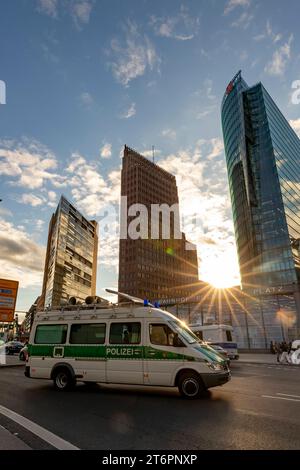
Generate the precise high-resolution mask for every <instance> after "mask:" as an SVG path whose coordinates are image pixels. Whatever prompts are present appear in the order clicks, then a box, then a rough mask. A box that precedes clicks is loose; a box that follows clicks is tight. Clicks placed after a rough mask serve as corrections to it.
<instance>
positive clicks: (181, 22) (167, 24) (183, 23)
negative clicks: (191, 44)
mask: <svg viewBox="0 0 300 470" xmlns="http://www.w3.org/2000/svg"><path fill="white" fill-rule="evenodd" d="M199 23H200V20H199V18H195V17H193V16H191V15H190V14H189V12H188V9H187V8H186V7H184V6H182V7H181V9H180V12H179V13H178V14H177V15H176V16H168V17H156V16H151V18H150V25H151V26H152V27H153V29H154V32H155V34H156V35H157V36H161V37H165V38H172V39H177V40H179V41H188V40H190V39H193V38H194V37H195V35H196V34H197V33H198V30H199Z"/></svg>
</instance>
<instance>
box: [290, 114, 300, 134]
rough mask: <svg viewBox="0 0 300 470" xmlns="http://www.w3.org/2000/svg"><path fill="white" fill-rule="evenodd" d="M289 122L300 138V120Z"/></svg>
mask: <svg viewBox="0 0 300 470" xmlns="http://www.w3.org/2000/svg"><path fill="white" fill-rule="evenodd" d="M289 122H290V125H291V126H292V128H293V129H294V131H295V132H296V134H298V136H299V138H300V118H299V119H291V120H290V121H289Z"/></svg>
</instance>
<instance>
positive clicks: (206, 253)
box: [159, 138, 239, 284]
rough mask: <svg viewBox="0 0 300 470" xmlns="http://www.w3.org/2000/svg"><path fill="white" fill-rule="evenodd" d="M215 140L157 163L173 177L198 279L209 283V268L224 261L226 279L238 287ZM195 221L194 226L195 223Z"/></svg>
mask: <svg viewBox="0 0 300 470" xmlns="http://www.w3.org/2000/svg"><path fill="white" fill-rule="evenodd" d="M222 155H223V145H222V142H221V140H220V139H219V138H214V139H211V140H204V139H203V140H200V141H199V142H198V143H197V144H196V146H195V147H194V148H192V149H188V150H181V151H179V152H177V153H176V154H172V155H169V156H167V157H166V158H164V159H160V161H159V165H160V166H162V167H163V168H164V169H165V170H167V171H170V172H171V173H172V174H174V175H175V176H176V180H177V186H178V190H179V204H180V212H181V214H183V222H184V224H183V229H184V231H185V232H186V236H187V239H188V240H189V241H191V242H193V243H196V245H197V249H198V257H199V270H200V277H201V278H202V279H203V280H206V281H208V282H211V281H212V280H213V279H212V266H214V268H215V269H218V267H217V260H219V263H222V260H226V266H227V272H226V277H227V278H228V279H229V278H230V280H231V282H232V284H238V283H239V269H238V262H237V254H236V247H235V237H234V232H233V223H232V218H231V205H230V199H229V194H228V183H227V173H226V169H224V162H223V161H220V160H219V159H218V158H217V157H220V156H222ZM195 220H196V222H195Z"/></svg>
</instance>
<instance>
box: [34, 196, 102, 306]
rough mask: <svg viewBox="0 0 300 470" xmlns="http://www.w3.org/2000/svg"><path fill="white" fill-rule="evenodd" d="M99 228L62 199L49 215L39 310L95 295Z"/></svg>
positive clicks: (62, 197)
mask: <svg viewBox="0 0 300 470" xmlns="http://www.w3.org/2000/svg"><path fill="white" fill-rule="evenodd" d="M97 228H98V224H97V222H95V221H94V220H92V221H89V220H87V219H86V218H85V217H84V216H83V215H82V214H81V213H80V212H79V211H78V210H77V209H76V208H75V207H74V206H73V205H72V204H71V203H70V202H69V201H68V200H67V199H66V198H65V197H64V196H61V199H60V201H59V204H58V207H57V209H56V212H55V214H53V215H52V217H51V220H50V224H49V232H48V243H47V250H46V259H45V271H44V281H43V289H42V295H41V297H40V299H39V301H38V308H44V307H56V306H59V305H60V304H61V302H66V301H67V300H68V299H69V298H70V297H76V299H77V300H79V301H84V300H85V299H86V297H88V296H90V295H92V296H94V295H95V291H96V275H97V253H98V235H97Z"/></svg>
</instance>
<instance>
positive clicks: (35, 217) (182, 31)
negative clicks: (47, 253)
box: [0, 0, 300, 310]
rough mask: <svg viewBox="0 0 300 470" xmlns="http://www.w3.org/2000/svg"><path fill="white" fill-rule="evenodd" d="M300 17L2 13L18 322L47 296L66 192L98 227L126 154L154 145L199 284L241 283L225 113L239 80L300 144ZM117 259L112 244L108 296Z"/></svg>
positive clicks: (64, 0) (0, 152)
mask: <svg viewBox="0 0 300 470" xmlns="http://www.w3.org/2000/svg"><path fill="white" fill-rule="evenodd" d="M299 17H300V5H299V1H298V0H289V2H285V3H284V2H282V1H280V0H263V1H262V0H260V1H258V0H226V1H223V0H202V1H201V0H194V1H192V0H191V1H177V0H162V1H161V2H157V1H153V0H152V1H150V0H149V1H148V0H139V1H136V0H110V1H108V0H105V1H104V0H103V1H102V0H94V1H93V0H18V1H17V2H16V1H14V2H12V1H9V0H2V1H1V18H2V19H5V21H4V20H3V21H1V28H0V57H1V68H0V80H3V81H5V83H6V89H7V94H6V104H5V105H0V123H1V128H0V129H1V131H0V187H1V191H0V198H2V199H3V202H1V203H0V262H1V264H0V277H8V278H12V279H18V280H19V281H20V287H21V289H20V292H19V299H18V305H17V307H18V309H19V310H24V309H27V308H28V307H29V306H30V305H31V303H32V302H33V301H34V300H35V298H36V296H37V295H38V294H39V293H40V287H41V280H42V270H43V262H44V259H43V258H44V248H45V242H46V236H47V226H48V221H49V218H50V216H51V213H52V212H53V210H55V207H56V205H57V202H58V199H59V196H60V194H61V193H64V194H65V195H66V196H67V197H68V198H69V199H71V201H73V203H74V204H75V205H76V206H77V207H78V208H79V209H80V210H81V211H82V212H83V213H84V214H85V215H86V216H87V217H89V218H96V219H97V220H100V219H101V216H103V215H104V214H105V211H106V210H107V209H108V207H114V208H115V209H116V210H117V207H118V200H119V191H120V186H119V184H120V165H121V159H120V152H121V149H122V146H123V145H124V144H125V143H126V144H128V145H129V146H131V147H133V148H135V149H137V150H138V151H140V152H141V153H144V154H145V155H146V156H149V157H150V155H151V147H152V145H155V148H156V161H157V163H159V164H161V165H162V166H163V167H164V168H166V169H167V170H169V171H171V172H172V173H174V174H175V175H176V177H177V183H178V187H179V195H180V202H181V213H182V216H183V225H184V227H183V228H184V230H185V231H186V233H187V236H188V238H189V239H190V240H191V241H194V242H196V243H197V246H198V256H199V269H200V277H201V278H203V279H205V280H208V281H213V280H214V278H218V279H220V278H221V280H222V279H225V280H226V282H227V283H228V284H230V283H231V284H232V283H235V282H237V281H238V265H237V259H236V252H235V245H234V235H233V226H232V218H231V207H230V200H229V194H228V185H227V173H226V166H225V159H224V152H223V141H222V132H221V123H220V103H221V100H222V96H223V93H224V90H225V88H226V85H227V84H228V82H229V81H230V79H231V78H232V76H233V75H234V74H235V73H236V72H237V71H238V70H239V69H242V71H243V76H244V78H245V80H246V81H247V82H248V83H249V84H254V83H256V82H258V81H262V82H263V83H264V85H265V87H266V88H267V89H268V91H269V92H270V94H271V96H272V97H273V98H274V99H275V101H276V102H277V104H278V106H279V107H280V109H281V110H282V111H283V113H284V114H285V116H286V117H287V118H288V119H289V120H290V121H291V122H292V124H293V126H294V127H295V129H296V130H297V131H299V132H300V105H299V104H298V105H295V104H293V103H292V100H291V96H292V91H293V90H292V83H293V82H294V81H295V80H300V46H299V45H300V40H299V39H300V38H299V35H300V32H299V26H298V25H299ZM195 220H196V222H197V223H195ZM112 225H113V226H116V225H117V224H116V223H113V224H112ZM101 235H102V236H101ZM117 261H118V240H117V236H116V235H113V234H107V233H105V232H103V233H102V232H101V233H100V246H99V269H98V293H99V294H100V295H101V294H103V292H102V288H103V287H116V285H117V264H118V263H117Z"/></svg>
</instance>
